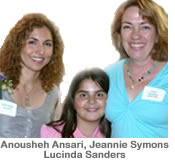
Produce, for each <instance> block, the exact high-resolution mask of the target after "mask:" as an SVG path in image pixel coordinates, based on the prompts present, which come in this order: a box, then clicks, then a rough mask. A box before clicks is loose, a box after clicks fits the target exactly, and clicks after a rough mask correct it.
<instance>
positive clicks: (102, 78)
mask: <svg viewBox="0 0 175 160" xmlns="http://www.w3.org/2000/svg"><path fill="white" fill-rule="evenodd" d="M85 79H92V80H93V81H94V82H96V83H97V84H98V85H100V86H101V88H102V89H103V90H104V92H105V93H106V94H107V93H108V90H109V78H108V76H107V74H106V73H105V72H104V71H103V70H102V69H99V68H92V69H89V70H83V71H81V72H79V73H78V74H77V75H76V76H75V77H74V78H73V80H72V82H71V84H70V87H69V91H68V95H67V97H66V99H65V100H64V104H63V113H62V116H61V118H60V120H58V121H53V122H51V123H49V124H48V126H50V127H53V128H54V129H55V130H56V131H58V132H59V133H61V135H62V137H63V138H73V133H74V131H75V129H76V127H77V116H76V115H77V113H76V110H75V106H74V98H75V94H76V92H77V90H78V88H79V86H80V84H81V82H82V81H83V80H85ZM62 125H64V127H63V130H62V131H60V130H58V129H57V126H62ZM100 131H101V133H103V135H104V136H105V137H107V138H109V137H110V135H111V127H110V122H109V121H108V120H107V119H106V118H105V115H104V116H103V117H102V118H101V121H100Z"/></svg>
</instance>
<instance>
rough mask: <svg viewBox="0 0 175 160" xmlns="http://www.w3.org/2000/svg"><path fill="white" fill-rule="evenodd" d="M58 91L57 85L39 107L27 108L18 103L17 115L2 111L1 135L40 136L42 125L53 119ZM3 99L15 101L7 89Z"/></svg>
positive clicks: (7, 136)
mask: <svg viewBox="0 0 175 160" xmlns="http://www.w3.org/2000/svg"><path fill="white" fill-rule="evenodd" d="M58 91H59V90H58V87H56V86H55V87H54V88H53V89H52V90H51V91H49V92H48V93H47V95H46V99H45V102H44V104H43V105H42V106H40V107H39V108H36V109H29V108H27V109H26V108H23V107H21V106H19V105H17V110H16V116H15V117H12V116H8V115H5V114H2V113H0V137H1V138H39V137H40V129H41V126H42V125H43V124H46V123H48V122H50V121H52V120H53V117H54V107H55V104H56V102H57V100H58ZM2 99H3V100H7V101H10V102H13V103H15V101H14V100H13V99H12V97H11V96H10V95H9V94H8V92H7V91H6V90H3V91H2ZM0 107H1V106H0Z"/></svg>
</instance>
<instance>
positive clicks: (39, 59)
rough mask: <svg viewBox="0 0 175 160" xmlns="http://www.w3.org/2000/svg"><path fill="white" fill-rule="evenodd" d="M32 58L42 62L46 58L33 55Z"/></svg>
mask: <svg viewBox="0 0 175 160" xmlns="http://www.w3.org/2000/svg"><path fill="white" fill-rule="evenodd" d="M32 60H33V61H35V62H42V61H43V60H44V58H39V57H32Z"/></svg>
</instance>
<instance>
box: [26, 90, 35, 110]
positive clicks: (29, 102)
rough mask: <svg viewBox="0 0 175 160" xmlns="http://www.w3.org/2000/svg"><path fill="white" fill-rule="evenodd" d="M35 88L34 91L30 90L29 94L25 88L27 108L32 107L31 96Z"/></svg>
mask: <svg viewBox="0 0 175 160" xmlns="http://www.w3.org/2000/svg"><path fill="white" fill-rule="evenodd" d="M33 88H34V87H32V89H31V90H30V92H29V93H27V92H26V88H25V87H24V92H25V97H24V106H26V107H30V106H31V97H30V94H31V92H32V90H33Z"/></svg>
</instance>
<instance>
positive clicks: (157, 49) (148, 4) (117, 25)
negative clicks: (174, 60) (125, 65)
mask: <svg viewBox="0 0 175 160" xmlns="http://www.w3.org/2000/svg"><path fill="white" fill-rule="evenodd" d="M131 6H137V7H138V8H139V10H140V14H141V15H142V16H143V18H145V19H147V20H148V21H149V22H150V23H151V24H152V25H154V27H155V29H156V32H157V35H158V42H157V43H155V45H154V48H153V49H152V51H151V56H152V59H153V60H157V61H168V15H167V13H166V12H165V11H164V9H163V8H162V7H161V6H159V5H158V4H156V3H155V2H153V1H152V0H127V1H125V2H124V3H122V4H121V5H120V7H119V8H118V9H117V11H116V13H115V16H114V20H113V24H112V26H111V31H112V32H111V35H112V41H113V44H114V46H115V48H116V49H117V50H118V51H119V53H120V59H123V58H127V57H128V55H127V53H126V51H125V50H124V48H123V46H122V42H121V34H120V32H121V23H122V17H123V14H124V12H125V11H126V9H127V8H129V7H131Z"/></svg>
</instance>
